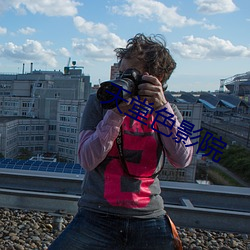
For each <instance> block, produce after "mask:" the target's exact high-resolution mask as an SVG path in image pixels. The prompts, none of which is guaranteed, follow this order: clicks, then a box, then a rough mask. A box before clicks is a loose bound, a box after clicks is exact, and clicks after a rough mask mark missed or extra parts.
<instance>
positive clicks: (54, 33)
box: [0, 0, 250, 92]
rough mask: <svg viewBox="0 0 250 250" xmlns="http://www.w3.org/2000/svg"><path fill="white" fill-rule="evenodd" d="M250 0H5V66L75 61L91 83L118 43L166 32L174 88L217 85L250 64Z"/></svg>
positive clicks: (0, 9)
mask: <svg viewBox="0 0 250 250" xmlns="http://www.w3.org/2000/svg"><path fill="white" fill-rule="evenodd" d="M249 9H250V1H249V0H219V1H218V0H39V1H35V0H0V73H8V74H9V73H11V74H16V73H22V71H23V64H24V65H25V67H24V69H25V73H26V72H27V73H28V72H30V65H31V63H33V69H36V70H61V71H63V68H64V66H67V65H68V62H69V61H70V64H71V62H72V61H76V65H77V66H79V67H84V68H83V71H84V74H85V75H90V81H91V82H92V85H94V84H99V83H100V82H103V81H106V80H108V79H109V78H110V67H111V65H113V64H114V63H115V62H117V59H116V56H115V53H114V49H115V48H118V47H119V48H120V47H125V46H126V42H127V40H128V39H130V38H132V37H133V36H134V35H135V34H137V33H144V34H145V35H151V34H161V35H163V36H164V37H165V40H166V44H167V47H168V49H169V50H170V53H171V55H172V56H173V58H174V60H175V61H176V63H177V67H176V69H175V70H174V72H173V74H172V76H171V78H170V79H169V81H168V86H169V87H168V90H169V91H186V92H190V91H216V90H218V89H219V86H220V79H225V78H229V77H231V76H233V75H235V74H241V73H245V72H247V71H250V39H249V38H250V12H249Z"/></svg>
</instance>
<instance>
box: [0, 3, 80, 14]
mask: <svg viewBox="0 0 250 250" xmlns="http://www.w3.org/2000/svg"><path fill="white" fill-rule="evenodd" d="M80 5H82V4H81V3H80V2H76V1H74V0H40V1H34V0H12V1H8V0H0V12H4V11H7V10H9V9H14V10H16V11H17V12H18V13H19V14H25V13H26V11H29V12H31V13H32V14H36V13H40V14H44V15H46V16H74V15H76V14H77V6H80Z"/></svg>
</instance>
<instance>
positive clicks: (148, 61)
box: [114, 33, 176, 83]
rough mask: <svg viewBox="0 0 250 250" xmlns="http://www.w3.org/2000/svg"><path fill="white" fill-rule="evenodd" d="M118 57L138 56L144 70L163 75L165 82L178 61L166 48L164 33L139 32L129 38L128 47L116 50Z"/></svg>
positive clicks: (158, 75) (154, 74)
mask: <svg viewBox="0 0 250 250" xmlns="http://www.w3.org/2000/svg"><path fill="white" fill-rule="evenodd" d="M114 51H115V53H116V56H117V59H119V61H121V60H122V59H123V58H124V59H133V58H136V59H138V60H139V61H141V62H143V65H144V71H146V72H148V73H149V74H150V75H153V76H156V77H163V79H162V81H161V82H162V83H165V82H166V81H167V80H168V79H169V77H170V76H171V74H172V72H173V71H174V69H175V67H176V62H175V61H174V59H173V58H172V56H171V55H170V52H169V50H168V49H167V48H166V42H165V40H164V38H163V36H162V35H159V34H158V35H151V36H148V37H147V36H145V35H144V34H141V33H138V34H136V35H135V36H134V37H133V38H131V39H129V40H128V42H127V46H126V48H117V49H115V50H114Z"/></svg>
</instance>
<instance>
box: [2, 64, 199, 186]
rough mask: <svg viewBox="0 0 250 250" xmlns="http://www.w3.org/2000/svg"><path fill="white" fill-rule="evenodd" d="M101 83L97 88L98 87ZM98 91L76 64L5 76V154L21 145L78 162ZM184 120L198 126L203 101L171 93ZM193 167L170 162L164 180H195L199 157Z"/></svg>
mask: <svg viewBox="0 0 250 250" xmlns="http://www.w3.org/2000/svg"><path fill="white" fill-rule="evenodd" d="M118 73H119V72H118V70H117V64H114V65H113V66H111V77H110V78H111V79H114V78H116V77H117V74H118ZM98 87H99V86H96V87H95V90H97V89H98ZM90 92H93V90H92V88H91V84H90V77H89V76H85V75H84V74H83V72H82V68H78V67H77V66H76V64H74V65H73V66H72V67H69V66H67V67H65V68H64V72H61V71H41V70H39V71H37V70H33V65H31V71H30V72H29V73H23V74H17V75H0V143H1V144H0V153H1V154H2V155H3V156H4V157H5V158H16V157H17V156H18V155H19V152H20V150H21V149H26V150H28V151H30V152H32V154H33V156H36V155H43V154H45V153H50V154H51V155H56V156H57V157H59V161H60V160H64V161H67V162H69V163H70V162H71V163H78V157H77V148H78V135H79V129H80V121H81V116H82V113H83V110H84V108H85V104H86V100H87V99H88V96H89V94H90ZM165 94H166V97H167V100H169V101H170V102H172V103H175V104H176V105H177V106H178V108H179V110H180V111H181V113H182V115H183V118H184V119H185V120H187V121H189V122H190V123H192V124H193V125H194V127H195V129H196V130H197V129H199V128H200V125H201V114H202V107H203V105H202V104H201V103H196V102H187V101H185V100H181V99H180V98H179V99H178V98H175V97H174V96H172V95H171V93H170V92H166V93H165ZM196 149H197V145H195V150H194V157H193V161H192V163H191V164H190V166H189V167H188V168H185V169H175V168H174V167H173V166H171V164H169V163H168V162H167V160H166V161H165V165H164V169H163V171H162V172H161V174H160V178H161V179H162V180H173V181H186V182H194V181H195V171H196V155H195V151H196Z"/></svg>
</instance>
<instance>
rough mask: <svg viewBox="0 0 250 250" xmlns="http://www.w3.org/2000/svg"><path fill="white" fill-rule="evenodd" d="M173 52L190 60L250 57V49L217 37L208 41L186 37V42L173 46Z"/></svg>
mask: <svg viewBox="0 0 250 250" xmlns="http://www.w3.org/2000/svg"><path fill="white" fill-rule="evenodd" d="M171 47H172V51H173V52H175V53H176V54H179V55H180V56H181V57H184V58H190V59H219V58H222V59H228V58H232V57H250V48H247V47H245V46H241V45H233V44H232V43H231V42H230V41H228V40H223V39H220V38H218V37H216V36H212V37H209V38H208V39H204V38H200V37H194V36H186V37H184V42H177V43H173V44H172V46H171Z"/></svg>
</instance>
